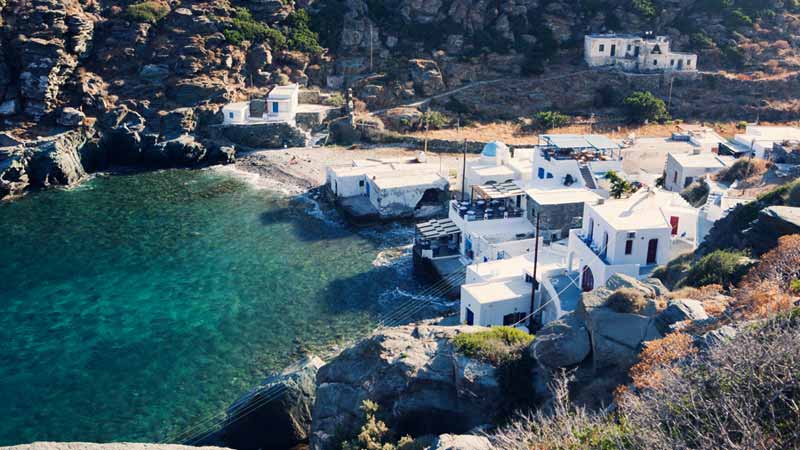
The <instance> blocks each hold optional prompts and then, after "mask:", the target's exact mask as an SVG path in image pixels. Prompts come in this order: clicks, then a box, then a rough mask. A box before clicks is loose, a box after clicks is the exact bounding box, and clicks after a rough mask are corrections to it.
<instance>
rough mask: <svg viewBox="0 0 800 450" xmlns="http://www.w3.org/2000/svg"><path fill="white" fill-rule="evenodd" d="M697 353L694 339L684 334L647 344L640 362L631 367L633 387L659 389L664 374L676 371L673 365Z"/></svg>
mask: <svg viewBox="0 0 800 450" xmlns="http://www.w3.org/2000/svg"><path fill="white" fill-rule="evenodd" d="M696 352H697V349H696V348H695V347H694V345H693V344H692V337H691V336H689V335H688V334H684V333H671V334H668V335H667V336H666V337H664V338H662V339H657V340H655V341H650V342H647V343H645V347H644V350H642V353H641V354H639V362H638V363H636V364H635V365H634V366H633V367H631V370H630V374H631V379H632V380H633V385H634V386H636V388H637V389H653V388H658V387H660V386H661V384H662V379H663V377H664V372H669V371H671V370H674V368H673V367H672V363H674V362H675V361H678V360H680V359H683V358H685V357H687V356H689V355H691V354H694V353H696Z"/></svg>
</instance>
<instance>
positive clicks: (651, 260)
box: [647, 239, 658, 264]
mask: <svg viewBox="0 0 800 450" xmlns="http://www.w3.org/2000/svg"><path fill="white" fill-rule="evenodd" d="M657 257H658V239H650V242H648V243H647V264H655V263H656V258H657Z"/></svg>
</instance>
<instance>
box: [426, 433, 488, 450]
mask: <svg viewBox="0 0 800 450" xmlns="http://www.w3.org/2000/svg"><path fill="white" fill-rule="evenodd" d="M493 449H494V447H493V446H492V443H491V442H490V441H489V439H488V438H486V437H484V436H474V435H471V434H442V435H440V436H439V437H437V438H436V439H435V440H434V441H433V443H432V444H431V447H430V450H493Z"/></svg>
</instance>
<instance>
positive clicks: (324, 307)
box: [0, 170, 419, 445]
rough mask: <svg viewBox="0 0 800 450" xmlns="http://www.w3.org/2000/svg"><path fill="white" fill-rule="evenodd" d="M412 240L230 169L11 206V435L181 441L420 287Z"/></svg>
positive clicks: (3, 389) (6, 258) (145, 177)
mask: <svg viewBox="0 0 800 450" xmlns="http://www.w3.org/2000/svg"><path fill="white" fill-rule="evenodd" d="M409 240H410V236H409V235H408V230H407V229H404V228H399V227H396V228H391V229H386V230H377V231H375V230H370V231H354V230H351V229H348V228H347V227H345V226H343V225H341V224H339V223H337V222H336V221H335V220H334V221H331V220H328V219H326V215H322V214H320V213H319V208H318V207H317V206H316V204H315V203H313V202H310V201H309V200H304V199H302V198H289V197H286V196H283V195H280V194H277V193H274V192H270V191H267V190H257V189H254V188H252V187H250V186H249V185H247V184H245V183H244V182H243V181H240V180H238V179H236V178H232V177H231V176H229V175H223V174H220V173H217V172H214V171H182V170H174V171H165V172H157V173H146V174H136V175H126V176H112V177H98V178H95V179H94V180H92V181H90V182H88V183H87V184H85V185H83V186H81V187H79V188H76V189H73V190H66V191H64V190H60V191H49V192H42V193H37V194H34V195H31V196H28V197H26V198H23V199H21V200H19V201H17V202H14V203H9V204H1V205H0V418H2V420H0V445H5V444H14V443H24V442H30V441H36V440H39V441H41V440H57V441H100V442H103V441H159V440H162V439H170V438H172V437H174V435H175V434H176V433H179V432H181V431H183V430H186V429H187V428H189V427H191V426H193V425H195V424H197V423H198V422H199V421H201V420H202V419H204V418H206V417H209V416H210V415H213V414H215V413H218V412H220V411H222V410H224V408H225V407H226V406H227V405H228V404H230V403H231V402H232V401H233V400H234V399H235V398H236V397H237V396H238V395H240V394H241V393H243V392H245V391H246V390H248V389H249V388H250V387H252V386H254V385H255V384H257V383H258V381H259V380H261V379H262V378H263V377H264V376H265V375H266V374H268V373H269V372H270V371H272V370H277V369H281V368H282V367H284V366H286V365H287V364H289V363H291V362H292V361H294V360H296V359H298V358H299V357H300V355H301V354H302V353H303V351H304V350H306V349H311V350H319V349H324V348H327V347H329V346H330V345H331V344H332V343H335V342H343V341H346V340H348V339H349V338H352V337H353V336H357V335H359V334H361V333H364V332H366V331H368V330H369V329H370V327H372V326H373V324H374V323H373V321H374V319H375V317H376V316H377V315H378V314H379V313H380V312H381V311H382V309H387V308H391V303H392V301H400V300H402V299H396V298H394V297H396V296H397V295H396V294H397V293H398V292H414V291H415V290H416V289H419V286H418V285H417V284H416V282H415V281H414V280H413V277H412V276H411V274H410V270H408V267H407V266H408V264H407V261H401V263H398V264H389V265H381V264H377V263H376V258H378V257H379V254H380V253H381V252H383V251H385V250H386V249H387V248H391V247H392V246H397V245H403V244H406V243H408V242H409ZM404 258H407V257H404ZM378 259H379V260H380V258H378ZM398 286H399V288H400V289H402V290H403V291H399V290H398Z"/></svg>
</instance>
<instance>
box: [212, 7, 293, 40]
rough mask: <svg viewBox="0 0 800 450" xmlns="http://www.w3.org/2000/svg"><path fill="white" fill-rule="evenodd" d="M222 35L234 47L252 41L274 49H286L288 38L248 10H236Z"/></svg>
mask: <svg viewBox="0 0 800 450" xmlns="http://www.w3.org/2000/svg"><path fill="white" fill-rule="evenodd" d="M222 34H223V35H224V36H225V39H227V40H228V42H230V43H231V44H233V45H239V44H241V43H242V42H244V41H250V42H253V43H258V42H266V43H268V44H269V45H270V46H271V47H272V48H273V49H281V48H285V47H286V37H285V36H284V35H283V33H281V32H280V31H278V30H276V29H274V28H270V27H268V26H266V25H264V24H263V23H261V22H259V21H257V20H255V19H254V18H253V16H252V15H251V14H250V11H249V10H247V8H236V10H235V12H234V17H233V19H231V21H230V23H229V24H228V28H226V29H225V30H224V31H223V32H222Z"/></svg>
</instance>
